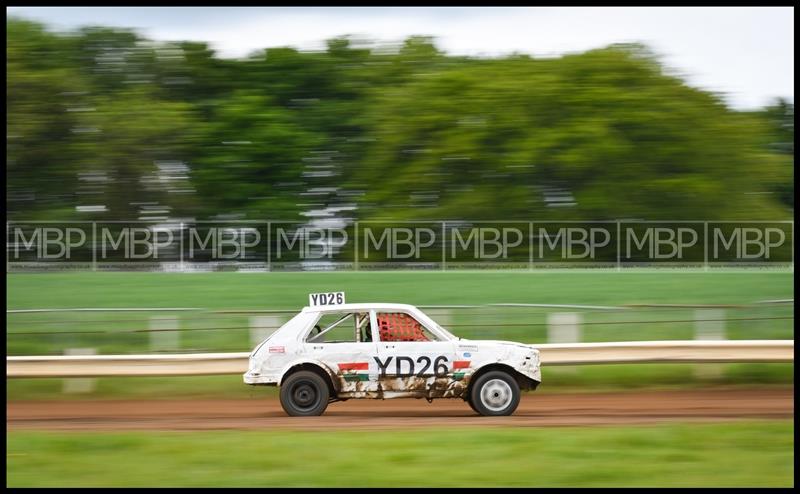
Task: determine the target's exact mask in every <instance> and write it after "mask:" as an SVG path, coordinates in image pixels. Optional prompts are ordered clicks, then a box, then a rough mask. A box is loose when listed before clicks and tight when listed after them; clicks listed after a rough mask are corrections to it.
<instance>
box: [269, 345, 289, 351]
mask: <svg viewBox="0 0 800 494" xmlns="http://www.w3.org/2000/svg"><path fill="white" fill-rule="evenodd" d="M269 353H286V348H284V347H282V346H271V347H269Z"/></svg>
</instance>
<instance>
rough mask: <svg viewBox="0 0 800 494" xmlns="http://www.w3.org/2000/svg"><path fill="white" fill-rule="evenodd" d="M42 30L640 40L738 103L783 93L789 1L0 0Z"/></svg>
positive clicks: (589, 43)
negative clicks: (204, 0)
mask: <svg viewBox="0 0 800 494" xmlns="http://www.w3.org/2000/svg"><path fill="white" fill-rule="evenodd" d="M6 12H7V14H8V15H14V16H19V17H25V18H28V19H32V20H38V21H41V22H43V23H45V24H47V25H48V26H50V27H51V28H52V29H53V30H57V31H63V30H71V29H74V28H76V27H80V26H85V25H104V26H118V27H127V28H134V29H136V30H137V31H138V32H139V33H140V34H142V35H143V36H145V37H147V38H150V39H154V40H162V41H167V40H173V41H177V40H193V41H205V42H208V43H209V44H210V45H211V46H212V47H213V48H214V49H215V50H216V51H217V53H218V55H219V56H222V57H243V56H246V55H247V54H249V53H251V52H253V51H255V50H258V49H262V48H267V47H274V46H294V47H296V48H299V49H305V50H314V49H323V48H324V41H325V40H326V39H330V38H332V37H335V36H340V35H354V36H357V37H360V38H364V39H369V40H372V41H375V42H379V43H385V44H389V43H397V42H400V41H402V40H403V39H405V38H406V37H407V36H410V35H430V36H434V37H435V38H436V40H437V41H436V44H437V46H438V47H439V48H440V49H442V50H444V51H446V52H447V53H449V54H453V55H471V56H501V55H505V54H509V53H512V52H519V53H528V54H530V55H533V56H539V57H544V56H547V57H553V56H559V55H562V54H564V53H574V52H581V51H585V50H589V49H593V48H600V47H603V46H607V45H609V44H611V43H617V42H642V43H645V44H647V45H648V46H649V47H650V48H651V49H653V50H654V51H655V52H656V53H657V54H659V55H660V56H661V57H662V61H663V63H664V64H665V65H666V66H667V67H669V68H670V69H671V70H672V71H673V72H674V73H677V74H678V75H680V76H682V77H683V78H684V79H685V80H687V81H688V82H689V83H690V84H691V85H693V86H696V87H701V88H704V89H707V90H711V91H715V92H719V93H722V94H723V95H724V97H725V99H726V101H727V102H728V103H729V104H730V105H731V106H733V107H735V108H739V109H753V108H757V107H761V106H764V105H767V104H770V103H771V101H772V100H773V99H774V98H776V97H784V98H788V99H790V100H791V101H794V8H793V7H7V9H6Z"/></svg>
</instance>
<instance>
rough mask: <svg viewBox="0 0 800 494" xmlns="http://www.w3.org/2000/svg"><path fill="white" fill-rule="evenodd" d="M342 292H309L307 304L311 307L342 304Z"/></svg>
mask: <svg viewBox="0 0 800 494" xmlns="http://www.w3.org/2000/svg"><path fill="white" fill-rule="evenodd" d="M342 304H344V292H327V293H309V294H308V305H309V306H311V307H320V306H329V305H342Z"/></svg>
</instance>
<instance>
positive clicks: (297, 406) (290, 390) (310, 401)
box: [281, 371, 331, 417]
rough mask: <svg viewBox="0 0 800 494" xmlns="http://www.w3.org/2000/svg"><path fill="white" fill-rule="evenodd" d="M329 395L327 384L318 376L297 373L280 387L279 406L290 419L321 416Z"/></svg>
mask: <svg viewBox="0 0 800 494" xmlns="http://www.w3.org/2000/svg"><path fill="white" fill-rule="evenodd" d="M330 394H331V391H330V388H329V387H328V383H327V382H325V379H323V378H322V377H321V376H320V375H319V374H317V373H316V372H311V371H297V372H295V373H294V374H291V375H290V376H289V377H287V378H286V380H285V381H284V382H283V384H282V385H281V406H282V407H283V410H284V411H285V412H286V413H287V414H288V415H290V416H292V417H311V416H315V415H322V414H323V413H324V412H325V409H326V408H328V400H329V399H330Z"/></svg>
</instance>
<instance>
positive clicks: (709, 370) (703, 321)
mask: <svg viewBox="0 0 800 494" xmlns="http://www.w3.org/2000/svg"><path fill="white" fill-rule="evenodd" d="M694 339H695V340H713V341H718V340H726V339H727V338H726V336H725V310H724V309H696V310H695V311H694ZM722 374H723V372H722V365H721V364H698V365H696V366H695V367H694V375H695V377H697V378H699V379H719V378H720V377H722Z"/></svg>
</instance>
